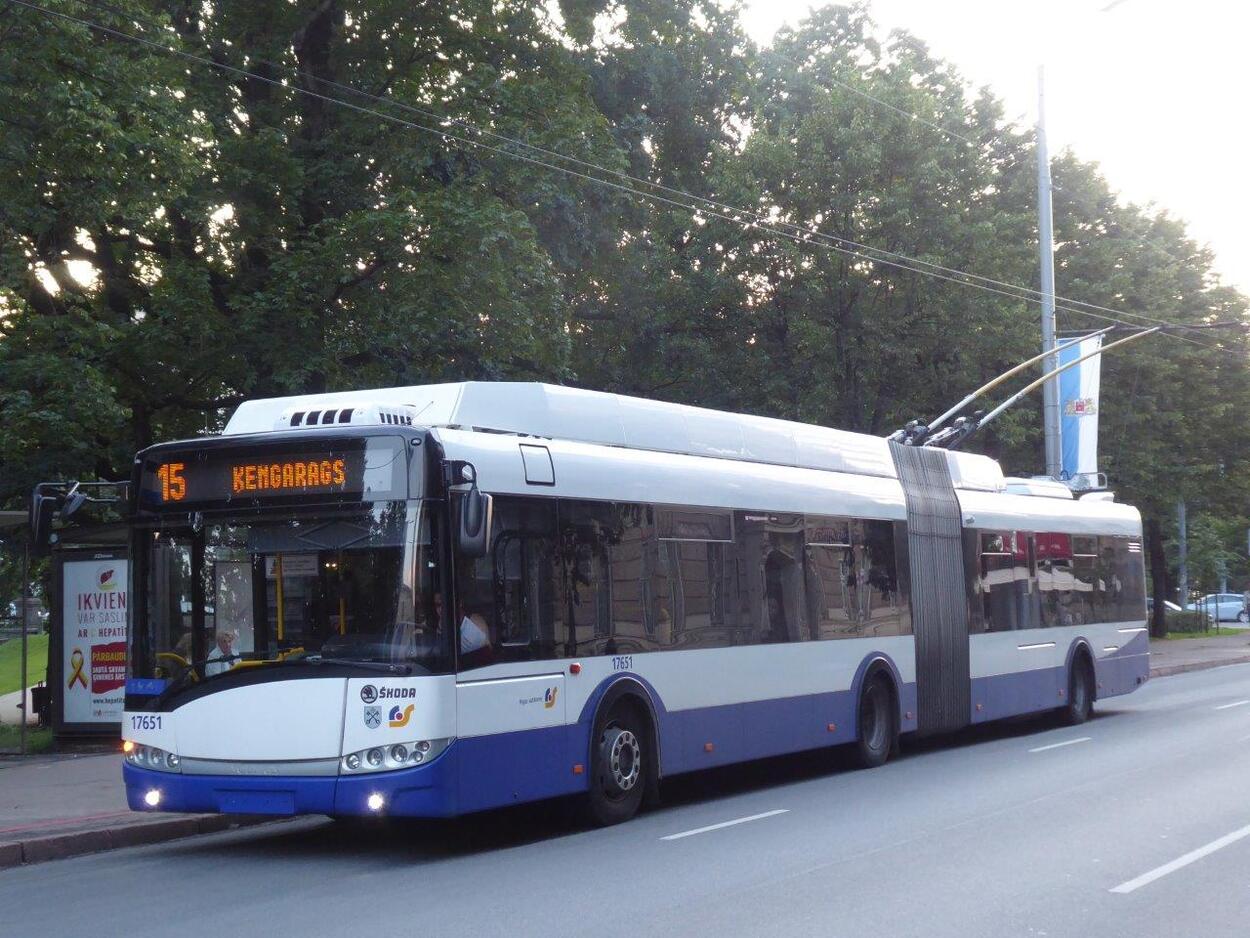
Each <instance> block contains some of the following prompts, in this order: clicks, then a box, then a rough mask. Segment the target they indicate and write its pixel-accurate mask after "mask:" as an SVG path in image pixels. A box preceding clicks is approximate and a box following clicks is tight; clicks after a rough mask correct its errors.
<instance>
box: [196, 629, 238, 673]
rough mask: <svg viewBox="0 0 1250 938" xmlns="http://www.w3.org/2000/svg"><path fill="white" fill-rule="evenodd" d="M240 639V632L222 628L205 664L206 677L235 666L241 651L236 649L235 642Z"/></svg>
mask: <svg viewBox="0 0 1250 938" xmlns="http://www.w3.org/2000/svg"><path fill="white" fill-rule="evenodd" d="M238 640H239V633H238V632H235V631H233V630H231V629H222V630H221V631H219V632H218V633H217V644H216V645H214V646H213V650H212V651H210V652H209V653H208V658H207V660H206V662H205V664H204V676H205V677H212V676H213V675H214V674H221V673H223V672H225V671H229V670H230V669H231V668H233V667H234V666H235V663H236V662H237V661H238V660H239V653H238V652H237V651H235V649H234V643H235V642H237V641H238Z"/></svg>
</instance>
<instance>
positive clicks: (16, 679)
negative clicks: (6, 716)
mask: <svg viewBox="0 0 1250 938" xmlns="http://www.w3.org/2000/svg"><path fill="white" fill-rule="evenodd" d="M26 645H27V648H26V655H27V657H26V680H27V681H29V682H30V685H34V684H38V683H39V682H40V681H42V680H43V679H44V678H45V677H46V676H47V673H48V636H47V635H28V636H27V638H26ZM21 685H22V640H21V638H20V637H19V638H14V639H11V640H9V641H7V642H5V643H4V644H3V645H0V694H11V693H13V692H14V691H15V690H21V689H22V686H21Z"/></svg>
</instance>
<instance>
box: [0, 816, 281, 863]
mask: <svg viewBox="0 0 1250 938" xmlns="http://www.w3.org/2000/svg"><path fill="white" fill-rule="evenodd" d="M273 820H276V819H275V818H272V817H268V816H256V817H253V816H251V815H225V814H203V815H191V816H190V817H178V818H170V819H169V820H165V821H148V822H144V823H140V824H121V825H118V826H116V827H103V828H97V829H95V830H86V831H67V832H66V833H64V834H53V835H51V836H48V837H32V838H31V839H29V840H23V841H17V842H14V843H0V870H2V869H11V868H13V867H15V866H22V865H24V864H29V863H43V862H44V861H46V860H63V859H65V858H67V857H76V856H81V855H82V854H85V853H98V852H100V851H102V850H118V849H120V848H122V847H139V846H143V845H146V844H156V843H163V842H164V841H167V840H178V839H180V838H183V837H190V836H193V835H195V834H216V833H219V832H221V831H228V830H234V829H236V828H241V827H252V826H254V825H257V824H264V823H266V822H269V821H273Z"/></svg>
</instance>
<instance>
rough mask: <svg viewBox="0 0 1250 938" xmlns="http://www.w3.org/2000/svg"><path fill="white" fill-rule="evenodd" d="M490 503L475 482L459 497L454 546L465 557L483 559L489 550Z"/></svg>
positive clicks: (489, 499) (488, 497)
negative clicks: (458, 516) (458, 513)
mask: <svg viewBox="0 0 1250 938" xmlns="http://www.w3.org/2000/svg"><path fill="white" fill-rule="evenodd" d="M492 507H493V506H492V502H491V497H490V496H489V495H484V494H483V493H482V491H481V490H480V489H479V488H478V487H477V482H476V481H475V482H474V483H473V485H472V486H471V487H470V488H469V491H467V492H465V493H464V495H462V496H461V497H460V518H459V524H458V525H457V528H456V546H457V547H458V548H459V549H460V553H461V555H462V556H465V557H474V558H476V557H485V556H486V554H487V552H488V551H489V550H490V529H491V520H492V518H491V515H492Z"/></svg>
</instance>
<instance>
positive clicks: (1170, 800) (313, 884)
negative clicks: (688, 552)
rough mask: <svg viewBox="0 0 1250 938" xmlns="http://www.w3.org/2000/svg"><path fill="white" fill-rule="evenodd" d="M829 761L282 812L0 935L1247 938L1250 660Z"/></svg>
mask: <svg viewBox="0 0 1250 938" xmlns="http://www.w3.org/2000/svg"><path fill="white" fill-rule="evenodd" d="M838 761H839V760H837V759H836V758H834V759H831V758H830V757H829V756H828V755H827V754H822V755H820V756H806V757H802V758H790V759H782V760H770V761H768V762H765V763H757V764H755V765H752V766H750V767H747V768H746V769H743V768H742V767H739V768H737V769H735V770H725V771H718V772H715V773H704V774H701V775H697V776H689V777H684V778H681V779H675V780H673V781H672V782H670V783H669V784H668V786H667V787H666V790H665V806H664V807H662V808H660V809H657V810H653V811H651V812H649V813H646V814H644V815H642V816H640V817H639V818H637V819H636V820H634V821H632V822H631V823H629V824H625V825H622V826H619V827H615V828H610V829H606V830H590V831H587V830H579V829H577V828H575V827H573V826H571V825H570V824H569V823H568V822H567V821H565V820H564V815H563V813H562V811H561V809H560V807H559V806H558V805H543V806H530V807H527V808H524V809H515V810H509V811H507V812H495V813H491V814H488V815H480V816H478V817H475V818H471V819H466V820H461V821H458V822H455V823H435V824H430V823H419V824H413V823H409V824H403V825H393V826H390V827H369V826H365V827H353V826H350V825H342V824H336V823H334V822H330V821H325V820H320V819H314V818H305V819H298V820H295V821H291V822H286V823H281V824H275V825H271V826H268V827H265V828H257V829H251V830H246V831H240V832H234V833H229V834H220V835H212V836H204V837H199V838H195V839H190V840H184V841H179V842H175V843H171V844H165V845H162V846H154V847H144V848H134V849H130V850H123V851H116V852H113V853H109V854H99V855H95V856H88V857H81V858H78V859H72V860H64V861H60V862H54V863H46V864H42V865H38V866H31V867H25V868H21V869H15V870H11V871H8V872H4V873H0V935H4V936H10V935H12V936H19V935H20V936H27V935H43V934H90V935H91V936H93V938H100V936H110V935H126V936H140V935H162V936H164V935H177V936H201V935H204V936H208V935H214V936H215V935H264V936H270V938H272V936H279V935H283V936H285V935H352V934H361V935H369V936H373V935H436V936H445V935H475V936H476V935H505V936H510V938H515V936H526V935H535V936H542V938H553V936H559V935H591V936H596V938H600V936H603V938H607V936H617V935H620V936H630V938H643V936H655V935H674V934H681V935H718V936H722V935H750V936H755V935H778V936H787V938H794V936H801V935H820V936H842V935H846V936H863V935H883V936H895V935H897V936H911V935H916V936H924V938H939V936H959V938H973V936H993V938H1007V936H1035V935H1036V936H1069V935H1070V936H1083V938H1084V936H1099V938H1104V936H1105V938H1112V936H1120V935H1123V936H1133V938H1141V936H1160V938H1165V936H1166V938H1175V936H1190V935H1193V936H1204V938H1216V936H1224V935H1227V936H1237V938H1244V936H1246V935H1248V934H1250V665H1240V666H1233V667H1228V668H1222V669H1219V670H1215V671H1206V672H1201V673H1193V674H1183V675H1178V676H1176V677H1170V678H1163V679H1159V680H1156V681H1153V682H1151V683H1150V684H1148V685H1147V686H1146V687H1145V688H1143V689H1142V690H1141V691H1139V692H1137V693H1136V694H1134V695H1131V696H1129V697H1124V698H1119V699H1116V700H1111V701H1107V702H1106V703H1101V704H1099V705H1098V708H1097V716H1096V717H1095V718H1094V719H1093V720H1091V721H1090V722H1089V723H1087V724H1085V725H1084V726H1081V727H1076V728H1061V727H1057V726H1055V725H1054V724H1053V723H1048V722H1045V721H1036V720H1034V721H1028V722H1017V723H1012V724H1009V725H1005V726H998V727H993V728H982V729H980V730H977V731H970V732H968V733H965V734H961V735H959V736H958V737H954V738H949V739H945V740H941V741H937V742H926V743H923V744H912V745H910V746H906V747H905V748H904V752H903V756H902V758H900V759H899V760H897V761H895V762H891V763H890V764H888V765H887V766H885V767H883V768H880V769H876V770H873V771H867V772H864V771H853V770H851V769H848V768H846V767H844V766H840V765H838ZM734 821H737V822H739V823H732V824H726V822H734ZM721 825H725V826H721ZM709 827H710V828H712V829H710V830H705V828H709ZM679 835H680V836H679Z"/></svg>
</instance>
